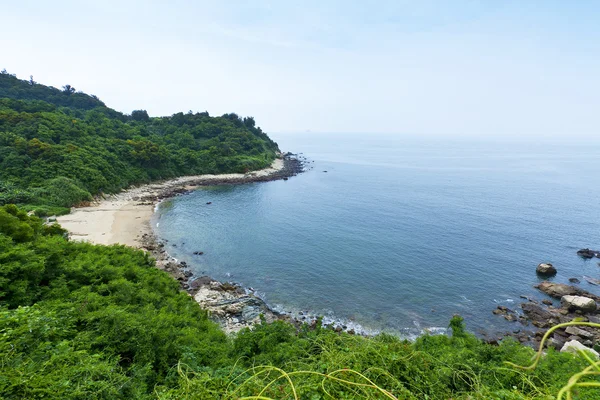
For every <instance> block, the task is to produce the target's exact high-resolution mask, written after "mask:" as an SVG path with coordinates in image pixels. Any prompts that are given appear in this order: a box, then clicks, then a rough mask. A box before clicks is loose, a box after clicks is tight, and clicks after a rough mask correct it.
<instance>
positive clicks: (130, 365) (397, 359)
mask: <svg viewBox="0 0 600 400" xmlns="http://www.w3.org/2000/svg"><path fill="white" fill-rule="evenodd" d="M451 328H452V330H453V335H452V337H448V336H442V335H441V336H423V337H420V338H419V339H418V340H417V341H416V342H414V343H411V342H407V341H403V340H400V339H398V338H395V337H391V336H388V335H380V336H377V337H374V338H363V337H356V336H351V335H347V334H338V333H335V332H333V331H331V330H329V329H323V328H321V327H317V328H316V329H309V328H308V327H307V326H304V327H302V328H301V329H300V330H297V329H296V328H295V327H293V326H292V325H289V324H287V323H284V322H276V323H273V324H263V325H260V326H258V327H256V328H255V329H254V330H244V331H242V332H240V333H239V334H238V335H237V336H235V337H232V338H231V337H226V336H225V335H224V334H223V333H222V332H221V331H220V330H219V329H218V327H217V326H216V325H215V324H214V323H212V322H211V321H210V320H209V319H208V318H207V314H206V312H204V311H202V310H201V309H200V308H199V306H198V304H197V303H195V302H194V300H193V299H192V298H191V297H190V296H188V295H187V294H185V293H182V292H181V291H180V290H179V289H178V285H177V283H176V282H175V281H174V280H173V279H172V278H171V277H169V276H168V275H167V274H166V273H164V272H162V271H160V270H158V269H156V268H154V263H153V261H152V260H151V259H149V258H148V256H147V255H146V254H145V253H143V252H141V251H138V250H134V249H131V248H127V247H124V246H94V245H90V244H85V243H73V242H69V241H68V240H67V239H65V237H64V231H63V230H62V229H61V228H60V227H58V226H57V225H52V226H48V225H43V224H42V222H41V220H40V219H38V218H37V217H30V216H27V214H26V213H25V212H24V211H22V210H20V209H18V208H17V207H15V206H11V205H8V206H4V207H0V397H1V398H3V399H24V398H26V399H42V398H46V399H48V398H51V399H54V398H56V399H150V398H160V399H182V398H188V399H213V398H215V399H236V398H244V397H245V396H246V398H277V399H289V398H294V394H295V395H296V396H297V398H301V399H331V398H336V399H355V398H370V399H389V398H399V399H504V400H518V399H551V398H553V397H554V395H555V394H556V393H557V392H558V391H559V389H560V388H561V387H562V386H564V385H565V384H566V383H567V381H568V379H569V377H570V376H571V375H572V374H574V373H575V372H577V371H579V370H582V369H583V368H584V367H586V365H587V364H586V360H585V359H583V358H578V357H575V356H573V355H570V354H564V353H557V352H555V351H553V350H549V351H548V354H547V355H546V356H544V357H542V358H541V359H540V361H539V365H538V366H537V368H536V369H534V370H532V371H523V370H519V369H515V368H512V367H508V366H507V365H506V364H505V361H511V362H514V363H516V364H519V365H527V364H528V363H529V361H530V359H531V357H532V356H533V354H534V352H533V350H531V349H529V348H526V347H524V346H521V345H519V344H518V343H516V342H513V341H511V340H506V341H504V342H503V343H502V344H501V345H500V346H491V345H487V344H485V343H483V342H481V341H480V340H478V339H477V338H475V337H474V336H472V335H470V334H468V333H466V332H465V331H464V326H463V324H462V321H461V319H460V318H454V319H453V320H452V323H451ZM259 395H260V396H262V397H251V396H259ZM577 398H579V399H595V398H597V392H593V391H592V389H589V388H588V389H586V388H581V389H580V390H579V392H578V397H577Z"/></svg>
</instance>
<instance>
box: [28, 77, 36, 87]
mask: <svg viewBox="0 0 600 400" xmlns="http://www.w3.org/2000/svg"><path fill="white" fill-rule="evenodd" d="M29 84H30V85H31V86H33V85H35V81H34V80H33V75H29Z"/></svg>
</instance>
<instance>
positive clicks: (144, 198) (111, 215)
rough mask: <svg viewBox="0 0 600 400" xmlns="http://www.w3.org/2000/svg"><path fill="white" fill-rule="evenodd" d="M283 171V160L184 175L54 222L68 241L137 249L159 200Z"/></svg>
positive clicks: (105, 201) (147, 186)
mask: <svg viewBox="0 0 600 400" xmlns="http://www.w3.org/2000/svg"><path fill="white" fill-rule="evenodd" d="M283 170H284V161H283V160H282V159H276V160H275V161H274V162H273V164H272V165H271V166H270V167H269V168H265V169H262V170H259V171H254V172H250V173H247V174H221V175H195V176H185V177H180V178H176V179H172V180H168V181H164V182H158V183H152V184H148V185H143V186H139V187H133V188H130V189H128V190H125V191H123V192H121V193H119V194H116V195H111V196H108V197H106V198H104V199H100V200H99V201H97V202H96V203H95V204H93V205H91V206H89V207H81V208H74V209H73V210H72V211H71V213H70V214H68V215H63V216H61V217H58V218H57V221H58V223H59V224H60V225H62V227H63V228H65V229H67V230H68V231H69V236H70V238H71V240H80V241H86V242H90V243H94V244H105V245H110V244H117V243H118V244H124V245H127V246H131V247H136V248H139V247H141V244H142V243H141V238H142V236H143V235H144V234H151V233H152V229H151V227H150V219H151V218H152V214H153V212H154V206H155V204H156V202H158V201H159V200H160V199H162V198H165V197H171V196H172V195H174V194H177V193H181V192H183V191H188V190H193V189H194V188H195V187H197V186H202V185H210V184H226V183H244V182H252V181H262V180H270V179H269V178H272V177H273V178H277V177H278V174H280V173H281V172H282V171H283Z"/></svg>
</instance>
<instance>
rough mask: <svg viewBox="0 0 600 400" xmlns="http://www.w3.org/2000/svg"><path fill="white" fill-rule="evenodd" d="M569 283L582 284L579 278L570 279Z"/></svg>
mask: <svg viewBox="0 0 600 400" xmlns="http://www.w3.org/2000/svg"><path fill="white" fill-rule="evenodd" d="M569 282H571V283H581V281H580V280H579V279H577V278H569Z"/></svg>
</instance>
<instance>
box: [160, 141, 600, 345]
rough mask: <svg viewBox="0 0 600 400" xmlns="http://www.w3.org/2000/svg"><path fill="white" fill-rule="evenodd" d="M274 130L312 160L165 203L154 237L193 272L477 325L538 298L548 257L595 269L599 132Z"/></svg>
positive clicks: (335, 312) (338, 305)
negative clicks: (260, 179) (556, 137)
mask: <svg viewBox="0 0 600 400" xmlns="http://www.w3.org/2000/svg"><path fill="white" fill-rule="evenodd" d="M273 137H274V139H275V140H276V141H278V143H279V144H280V147H281V148H282V149H283V150H290V151H293V152H302V153H304V156H306V157H307V158H308V159H309V160H310V161H313V162H311V163H310V166H311V167H314V168H313V169H312V170H310V171H308V172H306V173H304V174H302V175H299V176H297V177H294V178H291V179H290V180H288V181H276V182H268V183H256V184H246V185H240V186H216V187H209V188H203V189H200V190H197V191H195V192H194V193H192V194H190V195H186V196H181V197H177V198H175V199H173V200H169V201H166V202H163V203H162V204H161V205H160V207H159V210H158V212H157V214H156V216H155V221H154V223H155V225H156V224H158V227H157V228H156V229H157V233H158V235H159V236H160V237H161V238H163V239H167V240H169V245H168V246H167V248H168V250H169V253H170V254H171V255H173V256H174V257H176V258H178V259H179V260H185V261H186V262H188V263H189V264H191V265H192V267H193V270H194V271H195V273H196V274H198V275H203V274H208V275H210V276H212V277H214V278H216V279H218V280H224V281H234V282H238V283H240V284H242V285H244V286H246V287H253V288H254V289H255V290H256V291H257V292H258V293H260V294H261V295H262V296H263V298H264V299H265V300H266V301H267V302H268V303H269V304H270V305H272V306H273V307H275V308H280V309H282V310H288V311H292V312H295V313H298V312H300V311H303V312H309V313H311V314H318V315H325V316H327V317H329V318H333V319H337V320H340V321H343V322H344V324H346V325H349V326H356V327H362V328H364V329H365V330H368V331H388V332H392V333H396V334H402V335H412V334H417V333H419V332H421V330H422V329H425V328H436V327H438V328H443V327H446V326H447V325H448V321H449V320H450V318H451V317H452V315H453V314H456V313H458V314H460V315H462V316H463V317H464V318H465V319H466V321H467V325H468V327H469V328H470V329H471V330H472V331H476V332H477V331H481V330H487V331H493V330H504V329H507V328H510V327H511V326H516V325H510V324H509V323H508V322H506V321H504V320H503V319H502V318H500V317H496V316H494V315H492V313H491V311H492V310H493V309H494V308H495V307H496V306H497V305H499V304H502V305H506V306H508V307H514V308H517V307H518V304H519V302H520V301H522V299H520V298H519V295H527V296H532V297H535V298H538V299H542V298H543V296H542V295H541V294H540V293H539V292H537V291H536V289H534V288H533V287H532V285H534V284H536V283H537V282H538V281H539V279H538V278H537V277H536V274H535V267H536V265H537V264H538V263H540V262H552V263H553V264H554V265H555V266H556V267H557V269H558V271H559V272H558V275H557V276H556V277H555V278H554V280H555V281H558V282H565V283H566V282H568V278H571V277H577V278H580V279H582V276H583V275H589V276H592V277H595V278H600V267H599V266H598V264H597V261H600V259H596V260H590V261H585V260H582V259H580V258H579V257H577V255H576V254H575V252H576V250H577V249H579V248H582V247H591V248H598V247H600V236H599V233H600V232H599V229H598V228H599V222H600V202H599V200H600V185H599V184H598V183H597V182H598V176H600V156H599V155H600V143H598V142H596V143H583V142H575V141H573V142H569V141H566V140H565V141H562V142H560V141H547V140H543V139H540V140H539V141H535V140H527V141H525V140H517V141H513V140H508V139H503V140H494V139H487V140H483V139H478V140H476V141H474V140H472V139H454V140H450V139H444V138H428V139H418V138H414V137H394V136H377V135H369V134H365V135H354V134H353V135H341V134H336V135H326V134H298V135H273ZM324 171H327V172H324ZM209 201H210V202H212V204H210V205H207V204H206V203H207V202H209ZM173 244H175V245H176V247H174V246H172V245H173ZM194 251H203V252H204V253H205V254H204V255H202V256H195V255H193V254H192V253H193V252H194ZM581 286H582V287H583V288H585V289H587V290H590V291H592V292H594V293H598V294H600V291H599V290H598V289H599V288H598V287H595V286H592V285H590V284H588V283H586V282H585V281H583V279H582V283H581ZM514 329H517V328H514Z"/></svg>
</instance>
